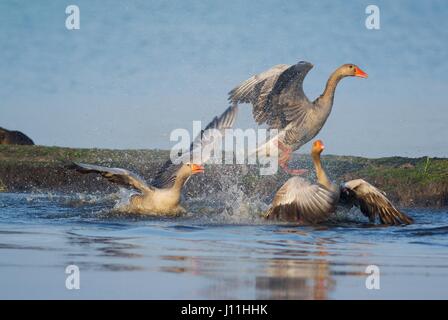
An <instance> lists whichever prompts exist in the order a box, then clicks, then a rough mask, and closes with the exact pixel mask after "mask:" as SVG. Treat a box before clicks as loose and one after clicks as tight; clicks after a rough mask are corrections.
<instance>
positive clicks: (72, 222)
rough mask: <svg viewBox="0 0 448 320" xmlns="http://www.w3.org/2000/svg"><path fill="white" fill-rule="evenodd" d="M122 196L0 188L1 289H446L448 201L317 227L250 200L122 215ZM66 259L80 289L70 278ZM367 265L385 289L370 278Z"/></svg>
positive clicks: (29, 293) (364, 295) (201, 292)
mask: <svg viewBox="0 0 448 320" xmlns="http://www.w3.org/2000/svg"><path fill="white" fill-rule="evenodd" d="M116 197H117V195H111V196H86V195H79V194H77V195H62V194H11V193H3V194H0V298H2V299H5V298H39V299H40V298H64V299H65V298H68V299H72V298H73V299H78V298H136V299H372V298H373V299H380V298H385V299H390V298H395V299H396V298H410V299H415V298H423V299H428V298H432V299H441V298H443V299H447V298H448V289H447V288H448V280H447V279H448V277H447V276H448V237H447V234H448V211H447V210H437V211H435V210H433V211H431V210H417V209H413V210H408V211H407V212H408V213H409V214H410V215H411V216H412V217H413V218H414V219H415V221H416V223H415V224H414V225H411V226H406V227H387V228H385V227H378V226H375V227H372V226H370V225H368V224H367V223H366V221H365V220H364V219H357V218H356V216H352V215H348V216H347V217H344V218H343V219H339V220H338V222H337V223H333V224H329V225H326V226H319V227H310V226H293V225H278V224H266V223H265V222H264V221H261V220H260V219H258V217H257V212H256V211H257V210H253V209H251V208H250V206H248V205H247V204H245V203H244V201H242V202H241V203H238V206H235V205H233V207H230V208H229V207H225V206H215V207H212V209H209V207H210V203H207V202H206V201H205V200H195V201H192V200H190V201H188V202H187V205H188V206H189V207H190V208H192V209H193V210H192V211H193V212H194V213H191V214H189V215H188V216H187V217H184V218H181V219H179V218H177V219H155V218H148V217H141V216H139V217H131V216H123V215H117V214H112V213H111V209H112V207H113V206H114V203H115V202H116ZM206 208H207V209H206ZM70 264H75V265H77V266H78V267H79V269H80V273H81V277H80V290H67V289H66V287H65V280H66V277H67V275H66V274H65V268H66V266H67V265H70ZM368 265H377V266H378V267H379V268H380V290H368V289H366V285H365V282H366V277H367V274H366V273H365V269H366V267H367V266H368Z"/></svg>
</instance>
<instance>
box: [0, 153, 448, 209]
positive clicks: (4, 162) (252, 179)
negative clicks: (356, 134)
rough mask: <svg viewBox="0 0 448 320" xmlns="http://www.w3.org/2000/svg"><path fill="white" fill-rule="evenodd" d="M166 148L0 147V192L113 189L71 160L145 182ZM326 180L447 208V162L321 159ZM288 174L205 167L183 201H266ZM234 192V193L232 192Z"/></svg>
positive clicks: (411, 203)
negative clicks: (210, 197)
mask: <svg viewBox="0 0 448 320" xmlns="http://www.w3.org/2000/svg"><path fill="white" fill-rule="evenodd" d="M168 155H169V151H167V150H159V149H154V150H121V149H120V150H113V149H84V148H82V149H78V148H64V147H45V146H18V145H0V192H48V191H54V192H63V193H73V192H77V193H83V192H84V193H88V192H114V191H116V190H117V189H118V188H117V187H116V186H115V185H113V184H111V183H109V182H107V181H105V179H102V178H101V177H99V176H97V175H94V174H89V175H81V174H79V173H77V172H74V171H71V170H68V169H66V168H65V166H66V165H67V164H68V163H70V162H71V161H78V162H85V163H95V164H99V165H104V166H110V167H122V168H125V169H128V170H131V171H133V172H135V173H137V174H139V175H140V176H142V177H143V178H145V180H147V181H149V182H150V181H151V178H153V177H154V176H155V174H156V173H157V171H158V170H159V168H160V166H161V165H162V164H163V163H164V162H165V161H166V160H167V159H168ZM322 159H323V164H324V166H325V168H326V170H327V171H328V173H329V176H330V178H331V179H332V180H333V181H335V182H336V183H339V182H341V181H346V180H349V179H355V178H363V179H365V180H367V181H368V182H370V183H372V184H373V185H375V186H376V187H378V188H380V189H382V190H383V191H385V192H386V193H387V195H388V197H389V198H390V199H391V200H392V201H393V202H394V203H396V204H397V205H398V206H400V207H407V208H413V207H421V208H442V207H447V206H448V158H428V157H420V158H406V157H387V158H375V159H370V158H363V157H355V156H335V155H325V156H323V157H322ZM298 166H300V167H301V168H305V169H308V170H309V173H307V174H305V175H303V177H304V178H306V179H310V180H312V181H314V179H315V175H314V172H313V170H312V163H311V159H310V157H309V156H308V155H302V154H295V155H294V158H293V161H292V162H291V167H298ZM289 177H290V176H289V175H287V174H285V173H284V172H282V171H280V170H279V172H277V173H276V174H275V175H271V176H260V175H259V174H258V167H257V166H256V165H215V164H207V165H206V172H205V173H204V174H201V175H198V176H195V177H193V178H192V179H191V180H190V181H189V182H188V183H187V185H186V187H185V189H184V192H183V194H184V196H185V197H206V196H207V194H210V193H214V192H235V190H240V191H241V192H242V193H243V194H244V195H246V196H247V197H248V198H250V197H254V196H255V197H257V198H258V199H260V200H262V201H265V202H269V201H270V200H271V199H272V197H273V195H274V194H275V192H276V191H277V190H278V188H280V186H281V185H282V184H283V183H284V182H285V181H286V180H287V179H288V178H289ZM235 188H236V189H235Z"/></svg>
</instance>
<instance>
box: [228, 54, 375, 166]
mask: <svg viewBox="0 0 448 320" xmlns="http://www.w3.org/2000/svg"><path fill="white" fill-rule="evenodd" d="M312 67H313V65H312V64H311V63H309V62H305V61H300V62H299V63H297V64H295V65H286V64H280V65H276V66H274V67H272V68H271V69H269V70H267V71H265V72H262V73H260V74H257V75H254V76H253V77H251V78H249V79H248V80H246V81H244V82H243V83H241V84H240V85H239V86H237V87H236V88H234V89H233V90H232V91H230V92H229V101H230V102H231V103H233V104H234V105H236V104H238V103H250V104H252V106H253V110H252V112H253V116H254V118H255V121H256V122H257V123H258V124H263V123H266V124H267V125H268V126H269V127H270V128H271V129H277V130H278V135H277V136H275V137H274V138H272V139H270V140H269V141H268V142H267V143H266V144H265V145H264V146H262V147H260V148H259V149H258V150H257V151H258V152H259V154H260V152H261V153H266V152H267V151H266V150H272V149H269V147H270V145H271V144H273V145H272V146H274V147H277V148H278V151H279V165H280V166H281V167H282V168H283V169H284V170H285V171H286V172H288V173H290V174H302V173H304V172H305V171H306V170H300V169H290V168H289V167H288V162H289V160H290V159H291V153H292V152H293V151H295V150H297V149H299V148H300V147H301V146H303V145H304V144H305V143H307V142H308V141H310V140H311V139H313V138H314V137H315V136H316V135H317V134H318V133H319V131H320V130H321V129H322V127H323V126H324V124H325V122H326V120H327V118H328V116H329V115H330V112H331V108H332V106H333V99H334V93H335V90H336V86H337V85H338V83H339V81H340V80H341V79H342V78H344V77H348V76H354V77H361V78H367V73H365V72H364V71H362V70H361V69H360V68H359V67H358V66H356V65H354V64H344V65H342V66H340V67H339V68H337V69H336V70H335V71H334V72H333V73H332V74H331V75H330V77H329V79H328V81H327V85H326V86H325V90H324V92H323V93H322V94H321V95H320V96H319V97H318V98H317V99H316V100H314V101H313V102H311V101H310V100H308V98H307V97H306V95H305V93H304V92H303V80H304V78H305V76H306V75H307V73H308V72H309V71H310V70H311V68H312Z"/></svg>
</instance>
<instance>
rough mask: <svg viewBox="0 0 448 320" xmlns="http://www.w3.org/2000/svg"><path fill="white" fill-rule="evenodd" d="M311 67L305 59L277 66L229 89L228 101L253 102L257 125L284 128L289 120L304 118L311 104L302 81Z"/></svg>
mask: <svg viewBox="0 0 448 320" xmlns="http://www.w3.org/2000/svg"><path fill="white" fill-rule="evenodd" d="M312 67H313V65H312V64H311V63H309V62H305V61H300V62H299V63H297V64H295V65H292V66H288V65H277V66H275V67H273V68H271V69H269V70H267V71H265V72H263V73H260V74H258V75H255V76H253V77H251V78H250V79H248V80H246V81H245V82H243V83H242V84H240V85H239V86H238V87H236V88H235V89H233V90H232V91H230V92H229V100H230V101H232V102H233V103H239V102H248V103H251V104H252V105H253V115H254V118H255V121H256V122H257V123H258V124H263V123H267V124H268V125H269V126H270V127H271V128H276V129H282V128H285V127H286V126H287V124H288V123H289V122H291V121H298V120H300V119H303V118H304V117H305V116H306V113H307V112H308V111H309V109H310V108H311V106H312V105H311V103H310V101H309V100H308V98H307V97H306V95H305V93H304V92H303V80H304V78H305V76H306V75H307V73H308V72H309V71H310V70H311V68H312Z"/></svg>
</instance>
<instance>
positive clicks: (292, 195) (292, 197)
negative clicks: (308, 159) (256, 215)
mask: <svg viewBox="0 0 448 320" xmlns="http://www.w3.org/2000/svg"><path fill="white" fill-rule="evenodd" d="M323 150H324V145H323V143H322V141H320V140H317V141H315V142H314V144H313V147H312V150H311V156H312V159H313V163H314V167H315V170H316V176H317V183H315V184H312V183H310V182H308V181H307V180H305V179H303V178H301V177H297V176H295V177H292V178H290V179H289V180H288V181H286V183H285V184H284V185H283V186H282V187H281V188H280V189H279V190H278V191H277V193H276V195H275V197H274V200H273V202H272V205H271V207H270V208H269V209H268V211H267V212H266V214H265V217H266V218H268V219H281V220H286V221H296V222H299V223H309V224H316V223H319V222H322V221H325V220H327V219H328V218H329V217H331V215H332V214H333V213H334V212H335V211H336V208H337V206H338V205H341V206H346V207H352V206H353V205H355V206H357V207H359V209H360V210H361V212H362V213H363V214H364V215H365V216H367V217H368V218H369V221H370V222H372V223H374V222H375V220H376V219H377V218H378V219H379V221H380V223H381V224H386V225H399V224H411V223H412V222H413V220H412V218H410V217H408V216H407V215H406V214H404V213H403V212H400V211H399V210H398V209H397V208H395V207H394V205H393V204H392V203H391V202H390V201H389V199H387V197H386V195H385V194H384V192H382V191H381V190H379V189H378V188H376V187H374V186H372V185H371V184H370V183H368V182H366V181H364V180H363V179H355V180H351V181H348V182H344V183H342V184H341V185H340V186H337V185H335V184H334V183H332V182H331V181H330V179H328V177H327V174H326V173H325V170H324V169H323V168H322V164H321V160H320V154H321V153H322V151H323Z"/></svg>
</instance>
